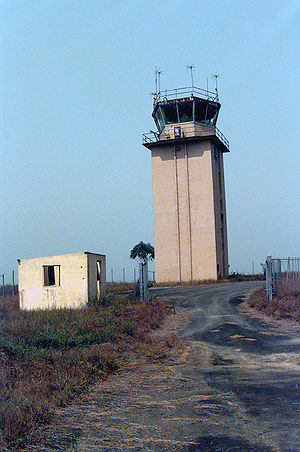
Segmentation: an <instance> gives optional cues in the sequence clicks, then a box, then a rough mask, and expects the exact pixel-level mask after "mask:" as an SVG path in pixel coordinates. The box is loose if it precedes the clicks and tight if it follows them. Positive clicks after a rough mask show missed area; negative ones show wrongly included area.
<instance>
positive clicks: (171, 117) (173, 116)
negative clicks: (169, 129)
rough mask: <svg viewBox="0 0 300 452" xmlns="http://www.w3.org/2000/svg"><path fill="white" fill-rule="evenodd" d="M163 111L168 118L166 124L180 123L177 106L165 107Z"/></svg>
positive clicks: (169, 105)
mask: <svg viewBox="0 0 300 452" xmlns="http://www.w3.org/2000/svg"><path fill="white" fill-rule="evenodd" d="M162 108H163V111H164V114H165V118H166V124H176V123H177V122H179V121H178V116H177V108H176V104H175V103H174V104H167V105H164V106H163V107H162Z"/></svg>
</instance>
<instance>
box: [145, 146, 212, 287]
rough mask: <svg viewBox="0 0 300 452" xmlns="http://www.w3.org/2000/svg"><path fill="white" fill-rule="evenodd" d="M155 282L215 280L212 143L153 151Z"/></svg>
mask: <svg viewBox="0 0 300 452" xmlns="http://www.w3.org/2000/svg"><path fill="white" fill-rule="evenodd" d="M152 178H153V210H154V240H155V251H156V257H155V268H156V280H157V281H158V282H166V281H190V280H198V279H216V278H217V276H218V275H217V257H216V231H215V203H214V186H213V170H212V143H211V142H210V141H209V140H205V141H199V142H181V143H180V144H179V146H178V144H170V145H167V144H164V145H163V146H161V147H155V148H153V149H152Z"/></svg>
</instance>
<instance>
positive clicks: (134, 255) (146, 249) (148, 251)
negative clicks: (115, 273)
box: [130, 242, 154, 264]
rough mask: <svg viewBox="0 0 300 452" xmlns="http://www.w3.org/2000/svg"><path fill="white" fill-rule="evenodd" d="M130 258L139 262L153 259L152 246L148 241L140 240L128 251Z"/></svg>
mask: <svg viewBox="0 0 300 452" xmlns="http://www.w3.org/2000/svg"><path fill="white" fill-rule="evenodd" d="M130 259H137V260H138V261H139V262H140V263H141V264H145V263H146V262H148V261H152V260H153V259H154V248H153V246H152V245H151V244H150V243H144V242H140V243H138V244H137V245H135V246H134V247H133V248H132V250H131V251H130Z"/></svg>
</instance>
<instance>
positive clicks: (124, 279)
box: [123, 267, 126, 282]
mask: <svg viewBox="0 0 300 452" xmlns="http://www.w3.org/2000/svg"><path fill="white" fill-rule="evenodd" d="M125 281H126V278H125V268H124V267H123V282H125Z"/></svg>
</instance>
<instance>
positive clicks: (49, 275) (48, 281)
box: [44, 265, 60, 286]
mask: <svg viewBox="0 0 300 452" xmlns="http://www.w3.org/2000/svg"><path fill="white" fill-rule="evenodd" d="M44 286H60V265H44Z"/></svg>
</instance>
